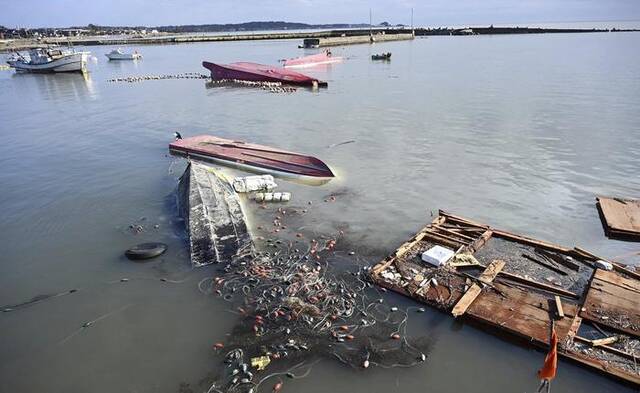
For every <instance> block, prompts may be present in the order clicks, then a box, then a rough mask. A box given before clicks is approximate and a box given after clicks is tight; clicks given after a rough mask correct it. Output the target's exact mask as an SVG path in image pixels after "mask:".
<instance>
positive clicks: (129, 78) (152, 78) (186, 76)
mask: <svg viewBox="0 0 640 393" xmlns="http://www.w3.org/2000/svg"><path fill="white" fill-rule="evenodd" d="M208 78H209V76H208V75H205V74H201V73H199V72H185V73H182V74H162V75H138V76H126V77H121V78H112V79H107V82H126V83H137V82H144V81H159V80H169V79H208Z"/></svg>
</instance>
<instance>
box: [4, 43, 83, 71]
mask: <svg viewBox="0 0 640 393" xmlns="http://www.w3.org/2000/svg"><path fill="white" fill-rule="evenodd" d="M89 53H91V52H81V51H76V50H74V49H63V48H59V47H50V48H35V49H31V50H30V51H29V54H26V55H25V54H21V53H15V54H13V55H12V56H11V57H10V58H9V60H8V61H7V64H9V66H10V67H13V68H15V70H16V71H24V72H77V71H80V72H84V71H86V69H87V58H88V57H89Z"/></svg>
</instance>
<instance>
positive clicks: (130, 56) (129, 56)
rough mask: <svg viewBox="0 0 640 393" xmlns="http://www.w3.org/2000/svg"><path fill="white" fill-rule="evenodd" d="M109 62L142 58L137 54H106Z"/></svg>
mask: <svg viewBox="0 0 640 393" xmlns="http://www.w3.org/2000/svg"><path fill="white" fill-rule="evenodd" d="M105 56H107V58H108V59H109V60H138V59H141V58H142V55H140V54H138V53H123V54H114V53H107V54H105Z"/></svg>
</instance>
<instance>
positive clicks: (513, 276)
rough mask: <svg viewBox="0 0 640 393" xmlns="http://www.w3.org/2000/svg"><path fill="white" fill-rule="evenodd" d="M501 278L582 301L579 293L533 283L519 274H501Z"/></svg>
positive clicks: (536, 282)
mask: <svg viewBox="0 0 640 393" xmlns="http://www.w3.org/2000/svg"><path fill="white" fill-rule="evenodd" d="M500 276H501V277H504V278H507V279H509V280H513V281H516V282H519V283H521V284H524V285H528V286H530V287H534V288H538V289H542V290H544V291H548V292H551V293H556V294H559V295H562V296H567V297H571V298H574V299H580V295H578V294H577V293H573V292H571V291H567V290H566V289H563V288H558V287H555V286H553V285H547V284H544V283H541V282H538V281H533V280H529V279H527V278H524V277H522V276H519V275H517V274H513V273H507V272H500Z"/></svg>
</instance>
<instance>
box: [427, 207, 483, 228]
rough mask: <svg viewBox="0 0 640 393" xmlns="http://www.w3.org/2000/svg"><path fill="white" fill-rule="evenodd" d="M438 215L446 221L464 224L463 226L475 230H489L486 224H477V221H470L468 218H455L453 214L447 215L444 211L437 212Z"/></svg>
mask: <svg viewBox="0 0 640 393" xmlns="http://www.w3.org/2000/svg"><path fill="white" fill-rule="evenodd" d="M439 213H440V215H443V216H445V217H446V218H447V221H453V222H458V223H461V224H464V225H468V226H472V227H476V228H483V229H489V225H487V224H482V223H479V222H477V221H473V220H470V219H468V218H464V217H460V216H456V215H454V214H451V213H447V212H446V211H444V210H439Z"/></svg>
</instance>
